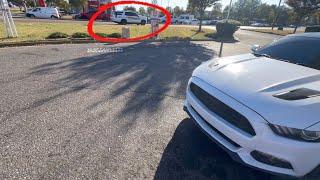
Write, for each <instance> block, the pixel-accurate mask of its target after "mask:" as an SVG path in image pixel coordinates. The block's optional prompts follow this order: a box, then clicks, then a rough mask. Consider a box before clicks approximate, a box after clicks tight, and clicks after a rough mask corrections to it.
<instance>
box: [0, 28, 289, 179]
mask: <svg viewBox="0 0 320 180" xmlns="http://www.w3.org/2000/svg"><path fill="white" fill-rule="evenodd" d="M237 36H238V38H239V39H240V42H233V43H226V44H225V46H224V47H225V49H224V51H223V52H224V53H223V55H224V56H227V55H235V54H241V53H247V52H249V49H250V45H251V44H256V43H263V44H264V43H267V41H268V42H271V41H272V40H273V38H274V36H270V35H265V34H263V35H262V34H259V33H254V32H249V31H239V32H238V33H237ZM219 44H220V43H217V42H196V43H192V42H160V43H146V42H143V43H127V44H115V45H106V44H102V43H98V44H81V45H44V46H35V47H14V48H2V49H0V84H1V86H0V179H157V180H160V179H217V180H219V179H230V180H231V179H232V180H236V179H266V180H267V179H268V180H269V179H285V178H282V177H275V176H272V175H269V174H265V173H262V172H260V171H256V170H253V169H251V168H247V167H245V166H243V165H240V164H238V163H236V162H234V161H232V160H231V158H230V157H229V156H228V155H227V153H225V152H224V151H223V150H221V149H220V148H219V147H218V146H217V145H216V144H214V143H213V142H211V141H210V139H209V138H207V137H206V136H205V135H204V134H203V133H202V132H201V131H200V130H199V129H198V128H197V126H196V125H195V124H193V122H192V120H190V119H189V118H188V116H187V114H186V113H185V112H183V110H182V104H183V100H184V97H185V89H186V85H187V82H188V78H189V77H190V75H191V73H192V71H193V70H194V68H196V67H197V66H198V65H200V64H201V63H202V62H204V61H207V60H210V59H212V58H214V57H216V52H217V51H218V49H219Z"/></svg>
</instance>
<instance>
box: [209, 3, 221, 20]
mask: <svg viewBox="0 0 320 180" xmlns="http://www.w3.org/2000/svg"><path fill="white" fill-rule="evenodd" d="M211 16H212V17H210V18H221V17H222V4H221V3H216V4H215V5H214V6H213V8H212V11H211Z"/></svg>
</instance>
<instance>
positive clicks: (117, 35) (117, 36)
mask: <svg viewBox="0 0 320 180" xmlns="http://www.w3.org/2000/svg"><path fill="white" fill-rule="evenodd" d="M107 37H109V38H121V34H120V33H112V34H108V35H107Z"/></svg>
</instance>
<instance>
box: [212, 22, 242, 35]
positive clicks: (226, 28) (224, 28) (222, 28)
mask: <svg viewBox="0 0 320 180" xmlns="http://www.w3.org/2000/svg"><path fill="white" fill-rule="evenodd" d="M240 25H241V23H240V22H239V21H235V20H232V19H230V20H228V21H226V20H222V21H219V22H218V23H217V25H216V29H217V35H218V36H221V37H228V38H231V37H233V34H234V33H235V32H236V31H237V30H238V29H239V26H240Z"/></svg>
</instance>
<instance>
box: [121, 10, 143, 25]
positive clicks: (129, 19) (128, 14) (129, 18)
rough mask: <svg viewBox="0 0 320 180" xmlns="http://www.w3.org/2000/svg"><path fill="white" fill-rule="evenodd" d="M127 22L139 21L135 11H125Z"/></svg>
mask: <svg viewBox="0 0 320 180" xmlns="http://www.w3.org/2000/svg"><path fill="white" fill-rule="evenodd" d="M125 16H126V17H127V22H128V23H140V22H141V21H140V17H139V15H138V14H137V13H134V12H125Z"/></svg>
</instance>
